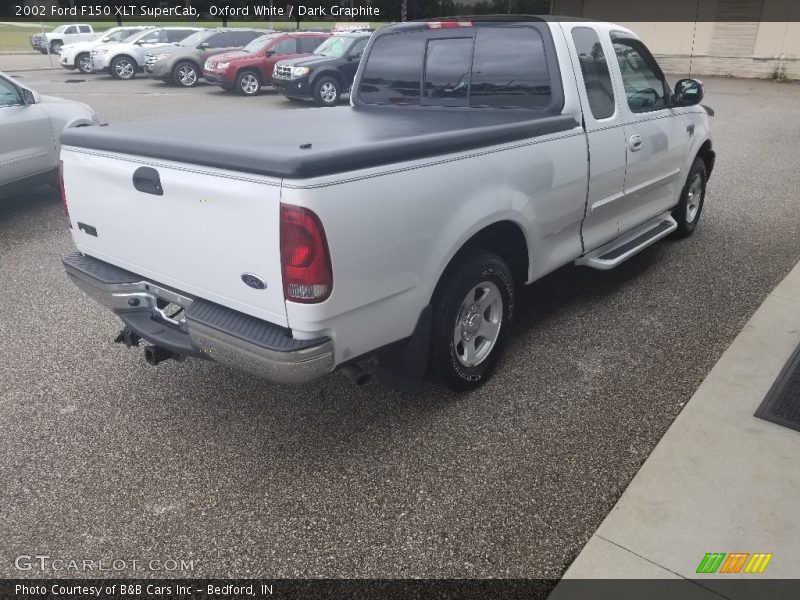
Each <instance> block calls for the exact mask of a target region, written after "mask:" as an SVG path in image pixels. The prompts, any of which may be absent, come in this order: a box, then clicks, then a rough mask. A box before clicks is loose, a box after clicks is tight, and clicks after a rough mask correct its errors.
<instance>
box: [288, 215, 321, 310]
mask: <svg viewBox="0 0 800 600" xmlns="http://www.w3.org/2000/svg"><path fill="white" fill-rule="evenodd" d="M281 271H282V273H283V293H284V297H285V298H286V299H287V300H291V301H292V302H301V303H303V304H313V303H316V302H322V301H323V300H326V299H327V298H328V296H330V295H331V290H332V289H333V270H332V268H331V256H330V252H329V251H328V241H327V240H326V239H325V230H324V229H323V227H322V223H321V222H320V220H319V217H317V215H315V214H314V213H313V212H312V211H310V210H308V209H307V208H302V207H300V206H290V205H288V204H281Z"/></svg>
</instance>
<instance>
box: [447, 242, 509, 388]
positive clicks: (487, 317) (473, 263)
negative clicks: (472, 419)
mask: <svg viewBox="0 0 800 600" xmlns="http://www.w3.org/2000/svg"><path fill="white" fill-rule="evenodd" d="M445 277H446V279H444V280H443V281H442V283H441V284H440V288H439V289H438V290H437V293H436V298H435V300H434V308H433V310H434V313H433V323H434V324H433V334H432V340H431V360H432V367H433V374H434V376H435V377H436V378H437V379H439V381H441V382H442V383H443V384H444V385H446V386H447V387H449V388H450V389H452V390H455V391H466V390H471V389H474V388H477V387H478V386H480V385H481V384H483V383H484V382H485V381H486V380H487V379H488V378H489V376H490V375H491V374H492V371H493V370H494V368H495V365H496V364H497V360H498V358H499V357H500V353H501V351H502V347H503V342H504V340H505V337H506V335H507V334H508V323H509V321H510V319H511V316H512V313H513V308H514V282H513V279H512V276H511V271H510V270H509V268H508V265H506V263H505V261H503V259H501V258H500V257H499V256H497V255H495V254H489V253H486V254H479V255H476V256H473V257H472V258H468V259H466V260H464V261H462V262H461V263H460V264H458V265H457V266H456V267H455V268H454V269H451V270H450V272H449V273H448V274H446V275H445Z"/></svg>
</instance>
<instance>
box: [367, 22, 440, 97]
mask: <svg viewBox="0 0 800 600" xmlns="http://www.w3.org/2000/svg"><path fill="white" fill-rule="evenodd" d="M424 53H425V37H424V36H423V35H421V34H390V35H383V36H381V37H379V38H378V39H377V40H375V44H374V45H373V47H372V51H371V52H370V55H369V62H368V63H367V65H366V68H365V69H364V74H363V75H362V77H361V85H360V86H359V88H358V95H359V98H360V99H361V101H362V102H366V103H367V104H419V89H420V84H421V81H422V57H423V55H424Z"/></svg>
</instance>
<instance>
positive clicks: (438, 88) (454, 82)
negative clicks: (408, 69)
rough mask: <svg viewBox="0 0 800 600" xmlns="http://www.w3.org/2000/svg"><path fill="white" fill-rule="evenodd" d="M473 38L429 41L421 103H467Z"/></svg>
mask: <svg viewBox="0 0 800 600" xmlns="http://www.w3.org/2000/svg"><path fill="white" fill-rule="evenodd" d="M471 64H472V38H471V37H468V38H449V39H443V40H429V41H428V51H427V52H426V53H425V80H424V84H423V88H422V103H423V104H426V105H435V106H467V105H468V104H467V103H468V102H469V96H468V93H467V92H468V91H469V70H470V65H471Z"/></svg>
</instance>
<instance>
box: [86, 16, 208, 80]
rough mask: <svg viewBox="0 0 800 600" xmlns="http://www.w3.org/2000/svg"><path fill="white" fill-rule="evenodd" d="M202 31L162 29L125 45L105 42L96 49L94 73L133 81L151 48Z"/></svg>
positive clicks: (191, 28) (92, 58)
mask: <svg viewBox="0 0 800 600" xmlns="http://www.w3.org/2000/svg"><path fill="white" fill-rule="evenodd" d="M195 31H199V28H197V27H159V28H157V29H149V30H147V31H142V32H141V33H139V34H138V35H134V36H132V37H130V38H128V39H127V40H125V41H124V42H122V43H117V44H114V43H110V44H109V43H105V44H100V45H99V46H95V47H94V48H92V53H91V60H92V71H94V72H95V73H110V74H111V76H112V77H114V78H115V79H133V78H134V77H136V73H137V71H141V70H142V66H143V65H144V55H145V53H146V52H147V50H148V48H152V47H153V46H161V45H164V44H174V43H175V42H180V41H181V40H182V39H183V38H185V37H186V36H188V35H190V34H192V33H194V32H195Z"/></svg>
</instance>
